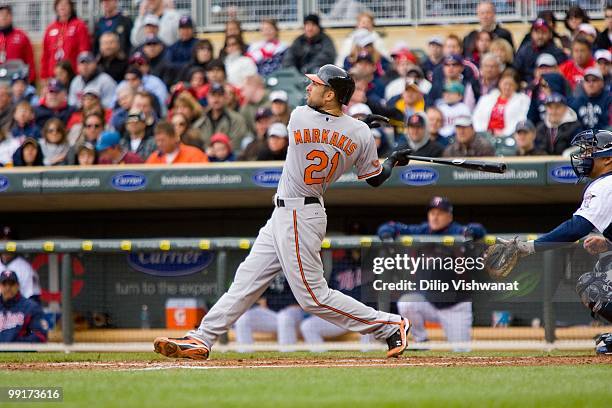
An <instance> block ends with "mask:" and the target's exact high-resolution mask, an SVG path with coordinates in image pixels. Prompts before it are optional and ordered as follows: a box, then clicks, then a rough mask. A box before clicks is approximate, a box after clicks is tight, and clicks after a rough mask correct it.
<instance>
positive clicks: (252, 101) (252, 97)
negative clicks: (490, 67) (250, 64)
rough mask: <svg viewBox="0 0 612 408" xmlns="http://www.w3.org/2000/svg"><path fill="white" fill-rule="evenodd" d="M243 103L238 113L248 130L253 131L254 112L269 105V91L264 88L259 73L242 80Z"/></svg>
mask: <svg viewBox="0 0 612 408" xmlns="http://www.w3.org/2000/svg"><path fill="white" fill-rule="evenodd" d="M242 97H243V101H244V102H243V104H242V107H241V108H240V114H241V115H242V117H243V118H244V121H245V123H246V125H247V128H248V130H249V132H251V133H252V134H254V133H255V113H256V112H257V111H258V110H259V109H260V108H262V107H266V106H269V105H270V100H269V98H270V92H269V91H268V90H266V84H265V83H264V79H263V78H262V77H261V76H259V75H251V76H249V77H247V78H246V80H245V81H244V86H243V87H242Z"/></svg>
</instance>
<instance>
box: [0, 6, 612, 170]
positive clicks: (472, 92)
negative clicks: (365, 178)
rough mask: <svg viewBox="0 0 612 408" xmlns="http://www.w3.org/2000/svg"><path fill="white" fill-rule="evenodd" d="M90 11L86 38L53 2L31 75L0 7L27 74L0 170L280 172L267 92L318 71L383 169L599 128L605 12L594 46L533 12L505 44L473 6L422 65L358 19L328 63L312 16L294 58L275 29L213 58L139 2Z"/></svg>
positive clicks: (605, 96)
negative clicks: (217, 167) (337, 81)
mask: <svg viewBox="0 0 612 408" xmlns="http://www.w3.org/2000/svg"><path fill="white" fill-rule="evenodd" d="M101 8H102V11H103V15H102V16H101V17H100V18H99V19H98V21H97V23H96V24H95V27H94V29H93V30H92V32H91V33H90V30H89V28H88V27H87V24H86V23H85V22H84V21H83V20H81V19H79V17H78V16H77V14H76V10H75V7H74V4H73V3H72V2H71V0H55V1H54V10H55V13H56V18H55V20H54V21H53V22H52V23H51V24H49V26H48V27H47V29H46V30H45V33H44V37H43V40H42V55H41V59H40V61H39V63H38V64H35V61H34V54H33V49H32V44H31V41H30V39H29V38H28V34H27V33H26V32H24V31H22V30H20V29H19V28H18V27H14V26H13V16H12V10H11V6H10V5H6V4H0V63H6V62H8V61H10V60H21V61H22V62H23V64H25V66H26V67H27V69H24V70H21V71H17V72H14V73H13V74H12V76H11V77H10V78H9V81H4V82H0V164H1V165H3V166H41V165H44V166H55V165H66V164H70V165H74V164H77V165H94V164H120V163H187V162H222V161H233V160H282V159H284V157H285V155H286V151H287V146H288V137H289V135H288V132H287V128H286V125H287V122H288V119H289V115H290V113H291V110H292V106H291V103H290V94H289V93H288V92H287V91H286V90H283V89H278V88H275V89H268V88H267V87H266V84H267V81H266V80H265V78H266V77H267V76H269V75H271V74H274V73H275V72H277V71H279V70H288V69H293V70H295V74H296V78H299V75H298V73H313V72H316V70H317V69H318V68H319V67H320V66H322V65H324V64H327V63H336V64H337V65H340V66H343V67H344V68H345V69H347V70H348V71H349V72H350V73H351V75H352V76H353V78H354V79H355V82H356V90H355V93H354V94H353V97H352V99H351V101H350V103H349V104H348V106H346V113H347V114H349V115H352V116H354V117H363V116H364V115H368V114H370V113H376V114H382V115H385V116H388V117H389V118H390V119H391V122H390V123H391V126H389V127H386V128H382V129H374V130H373V132H372V133H373V137H374V138H376V142H377V146H378V151H379V155H380V157H385V155H386V154H387V153H389V152H390V151H391V150H392V149H394V148H396V147H399V146H404V145H407V146H409V147H410V148H412V149H413V150H414V151H415V154H418V155H427V156H433V157H435V156H491V155H503V156H513V155H519V156H530V155H546V154H563V153H564V152H566V150H567V149H568V148H569V146H570V140H571V138H572V137H573V135H575V134H576V133H577V132H578V131H579V130H581V129H586V128H608V127H609V126H610V117H611V111H610V100H611V96H610V82H611V77H612V75H611V72H612V71H611V67H612V56H611V51H612V46H611V39H612V5H607V6H605V7H604V13H605V20H606V21H605V29H604V30H603V31H601V32H598V31H597V30H596V29H595V27H594V26H593V25H592V24H591V23H590V20H589V17H588V15H587V13H586V12H585V11H584V10H582V9H581V8H580V7H578V6H572V7H570V8H569V9H568V10H567V13H566V18H565V20H564V21H563V22H558V21H557V20H556V18H555V15H554V13H553V12H551V11H541V12H540V13H539V14H538V17H537V19H535V21H533V22H532V24H531V29H530V31H529V33H528V34H527V35H526V36H525V37H524V38H517V37H516V35H513V33H511V32H509V31H508V30H506V29H505V28H504V27H503V26H502V25H501V24H499V23H498V22H497V21H496V15H495V6H494V4H493V3H492V2H489V1H483V2H481V3H480V4H479V5H478V7H477V15H478V19H479V21H480V24H479V28H478V29H476V30H474V31H472V32H470V33H469V34H468V35H466V36H465V37H464V38H460V37H459V36H457V35H453V34H451V35H449V36H447V37H446V38H442V37H432V38H431V39H429V41H428V45H427V48H426V50H424V52H418V50H415V49H413V48H411V47H410V46H409V44H408V43H406V42H399V43H397V44H393V47H391V49H390V51H387V49H386V47H385V43H384V42H383V40H382V38H381V36H380V35H379V34H378V32H377V31H376V26H375V16H373V15H372V14H370V13H368V12H364V13H361V14H360V15H359V16H358V18H357V24H356V26H355V29H354V30H353V31H352V32H351V33H350V34H349V35H348V36H347V38H346V39H345V40H344V42H343V43H342V46H341V47H339V50H336V48H335V46H334V42H333V41H332V39H331V38H330V37H329V36H328V35H327V34H326V32H325V30H324V28H323V27H322V25H321V21H320V19H319V17H318V16H317V15H314V14H312V15H307V16H306V17H304V24H303V32H302V34H301V35H299V36H298V37H297V38H295V40H294V41H293V42H292V43H291V44H286V43H284V42H282V41H280V39H279V28H278V26H277V23H276V22H275V21H274V20H269V19H266V20H263V21H262V22H261V27H260V30H259V33H260V35H261V40H259V41H256V42H253V43H251V44H246V43H245V40H244V37H243V32H242V29H241V26H240V22H239V21H235V20H232V21H228V22H227V24H226V26H225V41H224V45H223V47H222V48H221V49H220V50H215V49H214V46H213V43H212V42H211V41H210V40H208V39H206V38H204V37H205V34H199V35H198V34H197V33H196V30H195V27H194V22H193V20H192V19H191V17H190V16H186V15H180V14H179V13H178V12H177V11H176V10H174V9H172V8H168V7H167V6H166V5H165V3H164V1H163V0H143V1H142V2H140V9H139V13H138V16H137V17H136V18H135V19H134V20H132V19H131V18H130V17H128V16H127V15H126V14H125V13H123V12H122V10H120V9H119V2H118V0H101ZM561 26H564V29H562V28H561ZM515 34H516V33H515ZM36 66H38V67H39V68H40V69H39V70H38V71H37V69H36Z"/></svg>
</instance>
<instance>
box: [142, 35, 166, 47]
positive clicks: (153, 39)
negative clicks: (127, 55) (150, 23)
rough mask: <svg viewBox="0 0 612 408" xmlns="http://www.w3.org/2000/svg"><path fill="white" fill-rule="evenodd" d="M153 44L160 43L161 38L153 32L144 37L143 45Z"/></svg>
mask: <svg viewBox="0 0 612 408" xmlns="http://www.w3.org/2000/svg"><path fill="white" fill-rule="evenodd" d="M153 44H162V40H161V39H160V38H159V37H158V36H156V35H155V34H153V35H148V36H147V38H145V40H144V45H153Z"/></svg>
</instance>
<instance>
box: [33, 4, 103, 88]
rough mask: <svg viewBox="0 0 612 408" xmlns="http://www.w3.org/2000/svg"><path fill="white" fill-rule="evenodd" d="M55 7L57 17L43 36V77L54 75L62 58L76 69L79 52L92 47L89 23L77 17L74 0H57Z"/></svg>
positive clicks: (41, 70)
mask: <svg viewBox="0 0 612 408" xmlns="http://www.w3.org/2000/svg"><path fill="white" fill-rule="evenodd" d="M53 7H54V9H55V13H56V14H57V18H56V20H55V21H53V22H52V23H51V24H49V25H48V26H47V29H46V30H45V35H44V37H43V52H42V59H41V63H40V77H41V78H42V79H47V78H50V77H52V76H53V68H54V67H55V65H56V64H57V63H58V62H59V61H61V60H68V61H70V63H71V64H72V68H73V69H74V70H76V63H77V56H78V55H79V53H81V52H82V51H89V50H90V49H91V40H90V38H89V31H88V29H87V24H86V23H85V22H84V21H83V20H81V19H79V18H78V17H77V15H76V10H75V8H74V4H73V2H72V0H55V1H54V3H53ZM67 85H68V84H66V86H67Z"/></svg>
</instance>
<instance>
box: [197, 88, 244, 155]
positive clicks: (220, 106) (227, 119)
mask: <svg viewBox="0 0 612 408" xmlns="http://www.w3.org/2000/svg"><path fill="white" fill-rule="evenodd" d="M226 98H227V94H226V91H225V88H224V87H223V85H220V84H217V83H213V84H212V85H211V86H210V90H209V91H208V95H207V96H206V100H207V102H208V103H207V105H208V110H207V111H206V113H205V114H204V121H203V123H202V126H201V127H200V129H201V132H202V140H203V142H204V144H205V145H209V144H210V138H211V137H212V135H214V134H215V133H225V134H226V135H228V136H229V137H230V139H232V145H233V146H242V144H241V143H242V139H243V138H244V137H245V136H246V135H247V133H248V129H247V126H246V123H245V122H244V119H243V118H242V116H241V115H240V114H239V113H238V112H236V111H234V110H232V109H229V108H227V107H226ZM237 148H238V147H237Z"/></svg>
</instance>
